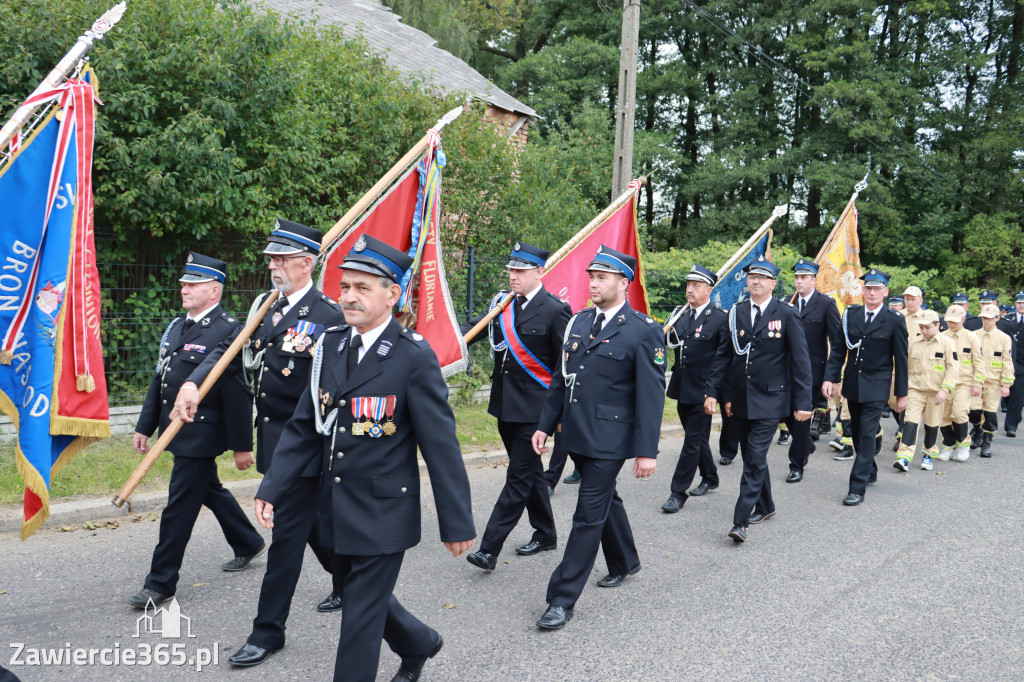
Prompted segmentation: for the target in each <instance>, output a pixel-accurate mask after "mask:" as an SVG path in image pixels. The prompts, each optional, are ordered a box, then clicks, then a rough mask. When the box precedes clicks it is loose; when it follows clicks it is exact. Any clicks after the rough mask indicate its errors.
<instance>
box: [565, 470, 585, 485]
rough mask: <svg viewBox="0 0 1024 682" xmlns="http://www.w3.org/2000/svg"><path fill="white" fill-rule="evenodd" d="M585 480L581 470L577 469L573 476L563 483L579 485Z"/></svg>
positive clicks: (570, 475)
mask: <svg viewBox="0 0 1024 682" xmlns="http://www.w3.org/2000/svg"><path fill="white" fill-rule="evenodd" d="M582 479H583V476H582V475H581V474H580V470H579V469H575V470H574V471H573V472H572V473H571V474H569V475H568V476H566V477H565V478H563V479H562V483H579V482H580V481H581V480H582Z"/></svg>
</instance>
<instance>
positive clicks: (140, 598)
mask: <svg viewBox="0 0 1024 682" xmlns="http://www.w3.org/2000/svg"><path fill="white" fill-rule="evenodd" d="M173 596H174V595H173V594H160V593H159V592H155V591H153V590H151V589H149V588H146V587H143V588H142V589H141V590H139V591H138V592H136V593H135V594H133V595H132V596H130V597H128V603H129V604H131V605H132V606H134V607H135V608H137V609H144V608H146V605H147V604H149V602H150V601H152V602H153V606H154V607H157V606H160V605H161V604H163V603H164V602H165V601H168V600H169V599H170V598H171V597H173Z"/></svg>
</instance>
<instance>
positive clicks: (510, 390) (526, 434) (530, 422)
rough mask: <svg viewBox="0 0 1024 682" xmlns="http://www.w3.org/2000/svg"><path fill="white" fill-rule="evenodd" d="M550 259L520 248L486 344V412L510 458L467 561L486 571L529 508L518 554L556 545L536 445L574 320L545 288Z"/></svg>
mask: <svg viewBox="0 0 1024 682" xmlns="http://www.w3.org/2000/svg"><path fill="white" fill-rule="evenodd" d="M549 255H550V254H549V253H548V252H547V251H545V250H544V249H541V248H539V247H536V246H533V245H532V244H527V243H525V242H523V241H517V242H516V243H515V248H513V249H512V253H511V254H510V255H509V260H508V265H507V267H508V277H509V286H510V288H511V290H512V292H513V293H515V294H516V300H515V301H513V303H512V304H511V305H508V306H506V307H505V309H504V310H503V311H502V312H501V315H500V316H499V317H498V318H497V319H495V320H492V322H491V324H490V326H488V328H487V338H488V339H489V341H490V343H491V348H492V349H493V350H494V371H493V373H492V377H491V396H490V404H489V405H488V407H487V411H488V412H489V413H490V414H491V415H492V416H494V417H496V418H497V419H498V433H500V434H501V440H502V442H503V443H504V445H505V451H506V452H507V453H508V460H509V461H508V468H507V470H506V473H505V486H504V487H503V488H502V489H501V493H500V494H499V496H498V501H497V502H495V504H494V509H493V511H491V515H490V519H489V520H488V522H487V528H486V530H484V534H483V537H482V538H481V540H480V549H479V550H478V551H476V552H473V553H472V554H469V555H467V556H466V559H467V560H468V561H469V563H471V564H473V565H474V566H477V567H479V568H482V569H484V570H487V571H493V570H494V567H495V566H496V565H497V563H498V555H499V554H500V553H501V548H502V546H503V545H504V544H505V539H506V538H507V537H508V535H509V533H511V532H512V530H513V529H514V528H515V526H516V524H517V523H519V519H520V517H521V516H522V514H523V511H524V510H525V511H526V512H527V513H528V515H529V519H530V525H531V526H533V528H534V533H533V537H532V538H531V539H530V541H529V542H528V543H526V544H524V545H522V546H521V547H516V554H519V555H520V556H531V555H534V554H538V553H539V552H543V551H548V550H552V549H555V547H556V546H557V544H556V539H557V535H556V533H555V518H554V515H553V514H552V513H551V499H550V495H549V494H548V485H547V480H546V479H545V478H544V466H543V464H542V463H541V459H540V457H538V456H537V454H536V453H535V452H534V451H533V446H532V445H531V442H530V438H531V437H532V436H533V432H534V431H536V430H537V420H538V419H539V418H540V411H541V408H542V407H543V406H544V397H545V395H546V391H547V390H548V387H549V386H550V384H551V368H553V367H554V366H555V364H556V363H557V362H558V357H559V354H560V352H561V349H562V335H563V334H564V333H565V325H566V323H567V322H568V321H569V317H570V315H571V313H570V311H569V306H568V305H566V304H565V303H563V302H562V301H561V300H559V299H558V298H557V297H556V296H554V295H553V294H551V293H549V292H548V290H547V289H545V288H544V285H543V284H541V277H543V275H544V267H545V265H546V264H547V259H548V256H549ZM504 294H505V292H498V294H497V295H496V296H495V300H494V302H493V303H494V304H497V302H498V300H500V299H501V298H502V297H503V296H504ZM481 317H482V316H481ZM478 321H479V318H478V319H477V320H471V321H469V322H466V323H465V324H463V325H462V331H463V332H466V331H468V330H469V329H472V328H473V327H474V326H475V325H476V323H477V322H478ZM483 338H484V333H483V332H480V333H478V334H477V336H476V337H475V338H474V339H471V340H470V341H469V343H473V342H475V341H479V340H480V339H483ZM556 438H558V437H557V436H556Z"/></svg>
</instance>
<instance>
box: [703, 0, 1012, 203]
mask: <svg viewBox="0 0 1024 682" xmlns="http://www.w3.org/2000/svg"><path fill="white" fill-rule="evenodd" d="M683 2H684V3H686V4H687V5H688V6H690V7H691V8H692V9H694V10H695V11H696V12H697V13H698V14H699V15H700V16H701V17H702V18H703V19H704V20H705V21H707V22H708V23H709V24H711V25H712V26H713V27H715V28H716V29H718V31H719V32H721V33H723V34H725V35H726V37H729V38H733V39H735V40H737V41H738V42H740V43H742V44H743V45H744V46H746V48H747V49H748V50H749V51H750V52H751V54H752V55H753V56H754V58H755V59H757V60H758V61H760V62H762V63H765V64H767V65H768V66H770V67H771V68H774V69H778V70H781V71H784V72H785V73H786V74H788V76H789V77H790V78H791V79H792V80H793V82H794V83H796V85H797V88H798V89H800V88H802V92H803V93H804V94H806V95H807V96H808V97H809V98H811V99H813V98H815V97H817V98H819V100H820V101H821V103H823V104H824V105H825V106H826V107H830V108H833V109H838V110H841V111H843V112H845V113H846V114H847V115H848V116H849V118H850V119H851V120H854V121H856V120H857V119H856V117H855V116H854V115H853V113H852V112H850V111H849V110H848V109H846V108H845V107H844V106H843V104H842V103H841V102H839V101H838V100H835V99H832V98H831V97H829V96H828V95H826V94H825V93H823V92H822V91H821V90H819V89H818V88H817V87H815V86H814V85H813V84H811V83H810V82H809V81H807V80H805V79H803V78H801V77H800V75H799V74H797V73H795V72H794V71H793V70H792V69H790V68H789V67H788V66H786V65H785V64H783V63H782V62H779V61H778V60H776V59H775V58H774V57H772V56H771V55H769V54H768V53H766V52H765V51H764V49H762V48H761V47H760V46H758V45H754V44H753V43H751V42H750V41H748V40H747V39H746V38H744V37H743V36H741V35H740V34H739V33H737V32H736V31H735V30H733V29H732V28H730V27H729V26H728V25H726V24H725V23H724V22H722V21H721V20H720V19H718V17H716V16H714V15H713V14H711V13H710V12H708V11H707V10H705V9H704V8H703V7H701V6H700V5H698V4H696V3H695V2H693V1H692V0H683ZM837 118H838V120H839V121H840V122H841V123H843V124H844V125H846V127H847V129H848V131H849V132H850V134H851V135H853V136H854V137H856V138H858V139H860V140H863V141H864V142H867V143H868V144H870V145H872V146H873V147H875V148H876V149H878V150H879V151H881V152H884V153H889V152H891V151H892V150H890V149H887V148H886V147H883V146H882V145H880V144H879V143H878V142H876V141H875V140H873V139H872V138H870V137H868V136H867V135H864V134H862V133H858V132H856V130H855V129H854V128H853V126H852V125H850V124H848V123H846V122H845V121H844V120H843V119H842V117H837ZM834 120H835V119H834ZM896 147H897V150H898V151H899V152H900V153H901V154H902V155H903V157H904V159H906V160H909V161H910V162H911V163H913V164H917V165H919V166H921V167H922V168H924V169H925V170H927V171H929V172H931V173H933V174H934V175H936V176H937V177H939V178H941V179H942V180H943V182H944V183H946V184H944V185H942V188H943V189H944V190H946V191H947V192H948V193H950V194H952V195H953V196H955V197H956V198H957V199H959V200H960V201H961V202H962V203H963V204H964V206H966V207H968V208H969V209H971V210H972V211H974V212H975V213H978V214H981V211H980V210H978V209H977V208H975V207H974V206H973V205H972V204H971V202H970V201H967V200H966V197H965V195H966V196H967V197H971V198H972V199H974V200H976V201H979V202H981V203H983V204H985V205H986V206H988V207H989V208H991V209H993V210H999V207H998V206H996V205H995V204H993V203H992V202H990V201H989V200H987V199H985V198H983V197H980V196H978V195H976V194H974V193H973V192H969V191H968V190H966V189H964V188H963V187H962V185H961V190H962V191H963V192H964V194H960V193H959V192H958V191H956V190H954V189H952V188H951V185H956V184H958V183H957V181H956V180H955V179H952V178H949V177H947V176H946V175H945V174H943V173H942V172H941V171H939V170H938V169H937V168H934V167H933V166H932V165H931V164H929V163H928V162H927V161H925V160H924V159H922V158H921V157H920V154H921V152H920V150H919V149H917V148H916V147H914V153H913V154H911V153H909V152H907V151H906V149H905V145H904V144H903V142H902V141H898V140H897V141H896Z"/></svg>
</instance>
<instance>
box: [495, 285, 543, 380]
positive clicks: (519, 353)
mask: <svg viewBox="0 0 1024 682" xmlns="http://www.w3.org/2000/svg"><path fill="white" fill-rule="evenodd" d="M499 321H500V322H501V333H502V335H503V336H504V337H505V341H506V342H507V343H508V348H507V349H506V350H507V351H508V352H509V353H511V354H512V357H513V358H515V360H516V362H518V363H519V366H520V367H522V368H523V369H524V370H525V371H526V373H527V374H528V375H530V377H532V378H533V379H534V380H535V381H536V382H537V383H538V384H540V385H541V386H543V387H544V388H547V387H548V386H550V385H551V370H550V369H548V368H547V367H545V366H544V363H543V362H541V361H540V360H538V359H537V356H535V355H534V354H533V353H531V352H530V349H529V348H527V347H526V346H525V345H524V344H523V341H522V339H520V338H519V333H518V332H516V313H515V303H509V304H508V305H507V306H505V309H504V310H502V311H501V316H500V318H499Z"/></svg>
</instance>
